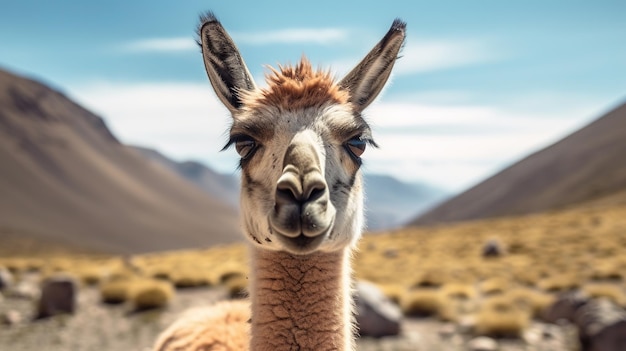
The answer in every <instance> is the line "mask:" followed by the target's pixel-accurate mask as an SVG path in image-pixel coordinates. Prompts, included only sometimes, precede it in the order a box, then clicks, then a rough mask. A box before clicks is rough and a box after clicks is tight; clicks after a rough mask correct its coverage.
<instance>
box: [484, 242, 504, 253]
mask: <svg viewBox="0 0 626 351" xmlns="http://www.w3.org/2000/svg"><path fill="white" fill-rule="evenodd" d="M482 255H483V257H500V256H502V255H504V247H502V244H501V243H500V241H499V240H497V239H490V240H489V241H487V242H486V243H485V245H483V251H482Z"/></svg>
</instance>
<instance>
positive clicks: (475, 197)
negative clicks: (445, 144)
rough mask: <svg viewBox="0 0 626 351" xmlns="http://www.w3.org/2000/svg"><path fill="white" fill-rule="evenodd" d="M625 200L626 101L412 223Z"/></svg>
mask: <svg viewBox="0 0 626 351" xmlns="http://www.w3.org/2000/svg"><path fill="white" fill-rule="evenodd" d="M604 200H606V201H611V202H618V201H625V202H626V103H623V104H621V105H619V106H618V107H616V108H615V109H613V110H612V111H610V112H608V113H606V114H605V115H603V116H602V117H600V118H598V119H597V120H595V121H594V122H592V123H590V124H589V125H587V126H586V127H584V128H582V129H580V130H578V131H576V132H574V133H572V134H570V135H569V136H567V137H565V138H563V139H562V140H560V141H558V142H556V143H554V144H552V145H550V146H548V147H546V148H544V149H543V150H540V151H537V152H535V153H533V154H531V155H529V156H528V157H526V158H524V159H522V160H521V161H519V162H517V163H515V164H513V165H512V166H510V167H508V168H506V169H504V170H502V171H500V172H498V173H497V174H495V175H493V176H492V177H490V178H488V179H486V180H485V181H483V182H481V183H479V184H478V185H476V186H474V187H472V188H470V189H469V190H467V191H465V192H463V193H461V194H460V195H458V196H455V197H453V198H451V199H450V200H448V201H446V202H444V203H442V204H441V205H439V206H436V207H435V208H433V209H432V210H430V211H427V212H426V213H424V214H423V215H421V216H419V217H418V218H416V219H415V220H414V221H412V222H411V225H425V224H433V223H441V222H456V221H464V220H470V219H478V218H488V217H498V216H509V215H520V214H527V213H534V212H541V211H545V210H552V209H558V208H563V207H567V206H571V205H576V204H581V203H587V202H602V201H604Z"/></svg>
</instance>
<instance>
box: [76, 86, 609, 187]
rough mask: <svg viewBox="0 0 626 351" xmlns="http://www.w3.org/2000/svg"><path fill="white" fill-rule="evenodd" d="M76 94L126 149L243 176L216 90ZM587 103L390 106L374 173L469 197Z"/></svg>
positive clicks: (380, 113)
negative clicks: (470, 189) (557, 106)
mask: <svg viewBox="0 0 626 351" xmlns="http://www.w3.org/2000/svg"><path fill="white" fill-rule="evenodd" d="M71 95H72V96H74V97H75V98H77V100H78V101H80V102H81V103H83V104H85V105H86V107H88V108H89V109H92V110H94V111H95V112H97V113H99V114H100V115H101V116H103V117H104V118H105V119H106V121H107V123H108V125H109V126H110V127H111V129H112V131H113V133H114V134H115V135H116V136H118V137H119V138H120V139H121V140H122V141H123V142H125V143H129V144H138V145H144V146H149V147H154V148H156V149H158V150H160V151H162V152H164V153H165V154H166V155H168V156H170V157H172V158H175V159H178V160H183V159H190V158H192V159H197V160H202V161H205V162H207V163H208V164H209V165H210V166H212V167H214V168H216V169H218V170H220V171H223V172H232V171H233V170H234V169H235V166H236V164H237V156H236V154H235V153H234V152H232V150H231V151H228V152H223V153H220V152H219V150H220V149H221V147H222V146H223V145H224V143H225V141H226V135H225V132H226V130H227V128H228V125H229V122H230V117H229V114H228V111H227V110H226V109H225V108H224V107H223V106H222V105H221V104H220V102H219V101H218V100H217V98H216V97H215V94H214V93H213V91H212V90H211V87H210V85H209V84H208V83H207V84H189V83H160V84H112V83H106V84H104V83H103V84H91V85H88V86H83V87H80V88H79V89H76V90H75V91H73V92H72V93H71ZM584 104H585V102H584V101H583V102H580V103H571V104H569V105H566V106H568V109H567V110H566V109H562V110H560V111H554V110H549V112H548V113H545V112H542V111H541V109H536V110H535V111H534V112H531V111H524V112H520V111H519V110H517V109H515V108H507V107H494V106H477V105H470V104H465V105H457V106H453V107H449V106H446V105H437V104H416V103H411V102H402V103H398V102H386V101H382V102H379V103H376V104H375V105H374V106H372V107H371V108H370V109H368V110H367V111H366V118H367V119H368V121H369V122H370V124H371V125H372V127H373V129H374V136H375V139H376V141H377V142H378V143H379V144H380V146H381V148H380V149H374V148H371V149H368V151H367V152H366V154H365V156H364V158H365V165H366V170H368V171H371V172H377V173H386V174H391V175H393V176H396V177H398V178H401V179H404V180H408V181H424V182H428V183H431V184H435V185H438V186H441V187H443V188H446V189H449V190H454V191H458V190H462V189H463V188H465V187H467V186H470V185H472V184H473V183H476V182H478V181H480V180H481V179H483V178H485V177H487V176H488V175H490V174H491V173H493V172H494V171H496V170H498V169H500V168H502V167H504V166H506V165H508V164H509V163H511V162H514V161H516V160H517V159H519V158H520V157H523V156H524V155H526V154H528V153H529V152H532V151H535V150H537V149H538V148H540V147H543V146H546V145H547V144H549V143H551V142H553V141H555V140H556V139H558V138H560V137H562V136H564V135H566V134H567V133H569V132H571V131H573V130H575V129H576V128H578V127H580V126H582V124H583V123H584V122H587V121H588V119H589V118H590V117H594V114H595V113H597V112H598V111H597V110H594V109H591V108H590V107H589V106H591V105H589V104H587V105H584ZM596 106H598V105H596ZM550 108H552V107H550Z"/></svg>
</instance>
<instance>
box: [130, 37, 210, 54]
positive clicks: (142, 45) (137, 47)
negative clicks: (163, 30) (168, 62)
mask: <svg viewBox="0 0 626 351" xmlns="http://www.w3.org/2000/svg"><path fill="white" fill-rule="evenodd" d="M197 48H198V45H197V44H196V42H195V40H193V38H190V37H171V38H148V39H140V40H136V41H131V42H128V43H126V44H124V45H122V46H121V50H123V51H127V52H178V51H190V50H196V49H197Z"/></svg>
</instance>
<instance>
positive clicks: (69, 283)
mask: <svg viewBox="0 0 626 351" xmlns="http://www.w3.org/2000/svg"><path fill="white" fill-rule="evenodd" d="M77 295H78V284H77V282H76V279H74V278H73V277H70V276H67V275H54V276H51V277H48V278H46V279H45V280H44V281H43V282H42V285H41V296H40V298H39V303H38V305H37V315H36V318H37V319H39V318H46V317H50V316H54V315H57V314H65V313H69V314H73V313H74V310H75V309H76V299H77Z"/></svg>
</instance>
